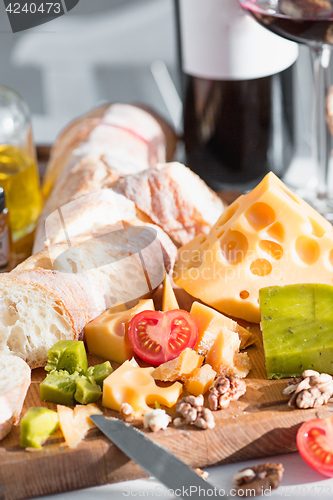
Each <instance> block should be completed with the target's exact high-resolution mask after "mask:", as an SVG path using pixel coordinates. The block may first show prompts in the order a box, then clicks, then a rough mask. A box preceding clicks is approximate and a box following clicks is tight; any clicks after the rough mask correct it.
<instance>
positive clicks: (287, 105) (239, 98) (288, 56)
mask: <svg viewBox="0 0 333 500" xmlns="http://www.w3.org/2000/svg"><path fill="white" fill-rule="evenodd" d="M176 14H177V19H178V23H177V24H178V34H179V37H178V38H179V53H180V58H181V63H182V72H183V75H182V76H183V77H182V82H183V102H184V140H185V148H186V157H187V166H189V167H190V168H191V169H192V170H193V171H194V172H196V173H197V174H199V175H200V177H202V178H203V179H204V180H205V181H206V182H207V183H208V184H209V185H210V186H211V187H212V188H213V189H215V190H219V189H228V188H235V189H247V188H251V187H253V186H254V185H255V184H256V183H257V182H259V181H260V180H261V179H262V177H263V176H264V175H265V174H266V173H267V172H269V171H271V170H272V171H273V172H275V173H276V174H277V175H278V176H280V177H281V176H283V174H284V173H285V172H286V170H287V169H288V167H289V165H290V163H291V160H292V158H293V156H294V149H295V131H294V103H293V70H294V63H295V61H296V59H297V56H298V47H297V45H296V44H294V43H292V42H290V41H287V40H284V39H283V38H280V37H278V36H276V35H274V34H272V33H270V32H269V31H267V30H265V29H264V28H262V27H261V26H260V25H258V23H256V21H255V20H254V19H252V18H251V17H250V16H248V15H246V13H244V12H243V10H242V9H241V7H240V6H239V4H238V2H237V0H176Z"/></svg>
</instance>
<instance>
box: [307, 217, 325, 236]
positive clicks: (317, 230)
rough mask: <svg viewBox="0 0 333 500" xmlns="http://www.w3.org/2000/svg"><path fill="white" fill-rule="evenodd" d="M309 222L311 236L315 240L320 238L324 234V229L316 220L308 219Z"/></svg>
mask: <svg viewBox="0 0 333 500" xmlns="http://www.w3.org/2000/svg"><path fill="white" fill-rule="evenodd" d="M309 221H310V224H311V227H312V234H313V236H317V238H322V237H323V236H324V234H325V233H326V231H325V229H324V228H323V227H322V226H321V225H320V224H319V222H317V221H316V220H314V219H312V217H309Z"/></svg>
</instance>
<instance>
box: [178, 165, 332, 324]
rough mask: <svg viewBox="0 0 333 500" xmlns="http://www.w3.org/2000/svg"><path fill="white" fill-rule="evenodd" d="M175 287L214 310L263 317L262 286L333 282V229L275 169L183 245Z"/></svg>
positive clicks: (252, 318) (257, 319)
mask: <svg viewBox="0 0 333 500" xmlns="http://www.w3.org/2000/svg"><path fill="white" fill-rule="evenodd" d="M174 281H175V283H176V285H178V286H180V287H182V288H184V289H185V290H186V291H187V292H188V293H189V294H191V295H193V296H194V297H197V298H199V299H201V300H202V301H203V302H205V303H206V304H209V305H211V306H212V307H214V308H215V309H218V310H219V311H221V312H223V313H226V314H228V315H230V316H233V317H236V318H243V319H246V320H247V321H251V322H255V323H259V321H260V311H259V290H260V289H261V288H264V287H267V286H273V285H287V284H295V283H324V284H328V285H332V284H333V228H332V226H331V224H330V223H329V222H328V221H326V220H325V219H324V218H323V217H322V216H321V215H319V214H318V213H317V212H316V211H315V210H314V209H313V208H312V207H310V206H309V205H308V204H307V203H306V202H305V201H303V200H302V199H301V198H300V197H299V196H297V195H296V194H294V193H293V192H292V191H290V189H288V188H287V187H286V186H285V185H284V184H283V182H281V181H280V180H279V179H278V178H277V177H276V176H275V175H274V174H273V173H272V172H270V173H269V174H267V175H266V177H265V178H264V179H263V180H262V181H261V183H260V184H259V185H258V186H257V187H256V188H255V189H254V190H253V191H251V192H250V193H249V194H247V195H244V196H240V197H239V198H238V199H237V200H236V201H234V203H232V204H231V205H230V206H229V208H228V209H227V210H226V211H225V212H224V213H223V214H222V215H221V217H220V218H219V219H218V221H217V222H216V224H215V225H214V227H213V228H212V229H211V231H210V233H209V235H208V236H205V235H198V236H196V237H195V238H194V239H193V240H192V241H191V242H190V243H188V244H186V245H184V246H183V247H182V248H181V249H180V251H179V256H178V261H177V263H176V266H175V270H174Z"/></svg>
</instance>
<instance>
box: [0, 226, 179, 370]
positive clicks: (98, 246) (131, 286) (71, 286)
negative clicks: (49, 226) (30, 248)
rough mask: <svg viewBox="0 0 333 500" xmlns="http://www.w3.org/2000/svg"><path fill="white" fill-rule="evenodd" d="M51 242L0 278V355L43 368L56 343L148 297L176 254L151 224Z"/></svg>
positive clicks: (79, 335)
mask: <svg viewBox="0 0 333 500" xmlns="http://www.w3.org/2000/svg"><path fill="white" fill-rule="evenodd" d="M103 231H104V232H103V233H102V234H99V233H98V232H97V233H95V232H91V233H90V234H88V235H81V236H80V238H76V239H75V238H73V239H72V240H71V242H70V245H68V244H66V243H63V244H56V245H50V247H49V248H48V249H44V250H43V251H41V252H39V253H37V254H35V255H33V256H32V257H30V258H29V259H27V260H26V261H25V262H24V263H22V264H20V265H19V266H18V267H17V268H16V269H15V270H13V271H12V272H11V273H8V274H4V275H2V276H1V277H0V352H3V353H12V354H16V355H18V356H20V357H21V358H22V359H24V360H26V361H27V363H28V364H29V366H30V367H31V368H37V367H39V366H44V365H45V363H46V361H47V351H48V349H49V348H50V347H51V346H52V345H53V344H55V343H56V342H57V341H58V340H60V339H68V340H71V339H73V340H80V339H82V338H83V328H84V326H85V325H86V324H87V323H88V322H89V321H92V320H93V319H95V318H96V317H97V316H99V314H101V313H102V312H103V311H104V310H105V309H107V308H109V307H111V306H113V305H115V304H118V303H129V304H131V303H132V302H133V301H137V300H138V299H139V298H142V297H145V296H147V295H149V294H150V293H151V292H152V291H153V289H155V288H156V287H157V286H158V285H159V284H160V283H161V282H162V280H163V276H164V268H165V267H166V268H167V270H171V269H172V268H173V265H174V261H175V258H176V254H177V249H176V247H175V245H174V244H173V243H172V242H171V240H170V238H169V237H168V236H167V235H166V234H165V233H164V232H163V231H162V230H161V229H160V228H158V227H157V226H155V225H152V224H145V223H143V222H140V221H137V220H133V221H129V222H128V221H122V228H121V229H119V225H118V224H116V225H113V226H112V225H111V226H105V227H104V228H103Z"/></svg>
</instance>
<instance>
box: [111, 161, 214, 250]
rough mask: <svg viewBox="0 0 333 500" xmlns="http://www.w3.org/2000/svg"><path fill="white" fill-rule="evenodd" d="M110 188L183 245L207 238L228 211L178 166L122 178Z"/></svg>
mask: <svg viewBox="0 0 333 500" xmlns="http://www.w3.org/2000/svg"><path fill="white" fill-rule="evenodd" d="M108 187H110V188H112V189H113V190H114V191H116V192H117V193H119V194H122V195H124V196H126V198H128V199H130V200H132V201H133V202H134V203H135V204H136V206H137V208H138V209H139V210H140V211H141V212H143V213H144V214H145V215H146V216H148V217H149V218H150V219H151V221H152V222H153V223H155V224H157V225H158V226H160V227H161V228H162V229H163V230H164V231H165V232H166V233H167V234H168V235H169V236H170V237H171V238H172V239H173V240H174V241H175V242H176V243H177V244H179V245H184V244H185V243H188V242H189V241H191V239H193V238H194V236H196V235H198V234H200V233H206V234H207V233H208V232H209V231H210V229H211V227H212V226H213V225H214V224H215V222H216V221H217V219H218V218H219V216H220V215H221V213H222V212H223V210H224V207H223V203H222V201H221V200H220V198H219V197H218V196H217V195H216V194H215V193H214V192H213V191H212V190H211V189H209V188H208V186H207V185H206V184H205V183H204V182H203V181H202V180H201V179H200V178H199V177H198V176H197V175H196V174H194V173H193V172H192V171H191V170H190V169H189V168H187V167H185V166H184V165H182V164H181V163H177V162H173V163H169V164H164V165H159V166H158V168H157V169H155V170H152V169H151V170H145V171H143V172H139V173H137V174H133V175H128V176H126V177H122V178H121V179H119V180H118V181H116V182H114V183H110V184H108Z"/></svg>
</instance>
